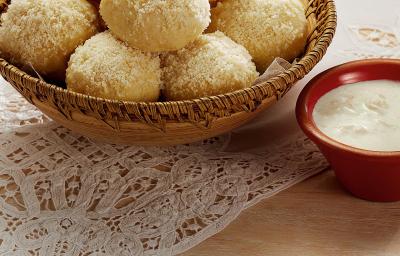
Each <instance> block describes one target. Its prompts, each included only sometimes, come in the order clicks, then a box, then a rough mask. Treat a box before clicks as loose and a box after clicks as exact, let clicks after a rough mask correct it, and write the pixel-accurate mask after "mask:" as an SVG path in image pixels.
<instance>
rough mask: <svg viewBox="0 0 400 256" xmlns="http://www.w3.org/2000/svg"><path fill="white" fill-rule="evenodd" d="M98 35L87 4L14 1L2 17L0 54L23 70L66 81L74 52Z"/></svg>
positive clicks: (57, 0) (93, 11) (59, 0)
mask: <svg viewBox="0 0 400 256" xmlns="http://www.w3.org/2000/svg"><path fill="white" fill-rule="evenodd" d="M97 31H98V14H97V10H96V9H95V7H94V6H93V5H91V4H90V3H89V2H87V1H86V0H13V1H11V4H10V5H9V6H8V9H7V12H6V13H4V14H2V16H1V26H0V51H1V53H2V55H4V57H6V58H7V59H9V60H10V61H11V62H13V63H14V64H17V65H20V66H22V68H26V69H32V68H34V69H35V70H36V71H37V72H39V73H40V74H41V75H43V76H45V77H48V78H51V79H58V80H64V77H65V70H66V68H67V62H68V59H69V57H70V55H71V54H72V52H73V51H74V50H75V48H76V47H77V46H78V45H80V44H82V43H83V42H85V41H86V40H87V39H88V38H90V37H91V36H93V35H94V34H96V33H97Z"/></svg>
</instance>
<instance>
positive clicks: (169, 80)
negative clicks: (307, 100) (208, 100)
mask: <svg viewBox="0 0 400 256" xmlns="http://www.w3.org/2000/svg"><path fill="white" fill-rule="evenodd" d="M162 60H163V61H162V63H163V82H164V86H165V89H164V94H165V96H166V99H167V100H187V99H195V98H200V97H204V96H212V95H218V94H223V93H228V92H233V91H236V90H239V89H243V88H246V87H250V86H251V85H252V83H253V82H254V80H255V79H256V78H257V77H258V73H257V71H256V67H255V65H254V63H253V62H251V56H250V54H249V53H248V52H247V50H246V49H245V48H244V47H243V46H241V45H239V44H236V43H235V42H233V41H232V40H231V39H230V38H228V37H227V36H225V35H224V34H223V33H221V32H216V33H213V34H205V35H201V36H200V37H199V38H198V39H197V40H196V41H194V42H193V43H191V44H189V45H188V46H187V47H185V48H184V49H181V50H179V51H177V52H172V53H167V54H165V55H163V57H162Z"/></svg>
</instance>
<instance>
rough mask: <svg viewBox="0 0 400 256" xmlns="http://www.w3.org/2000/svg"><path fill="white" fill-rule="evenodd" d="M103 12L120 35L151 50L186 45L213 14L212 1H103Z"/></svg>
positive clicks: (130, 43) (115, 33)
mask: <svg viewBox="0 0 400 256" xmlns="http://www.w3.org/2000/svg"><path fill="white" fill-rule="evenodd" d="M100 13H101V16H102V17H103V19H104V21H105V22H106V24H107V25H108V27H109V29H110V31H111V32H112V33H113V34H114V35H115V36H116V37H117V38H119V39H121V40H123V41H125V42H126V43H128V44H129V45H130V46H131V47H133V48H136V49H140V50H142V51H148V52H162V51H174V50H178V49H181V48H183V47H185V46H186V45H187V44H188V43H190V42H192V41H194V40H195V39H196V38H197V37H198V36H199V35H200V34H201V33H202V32H203V31H204V30H205V29H206V28H207V26H208V25H209V23H210V15H211V14H210V4H209V2H208V0H179V1H178V0H102V1H101V3H100Z"/></svg>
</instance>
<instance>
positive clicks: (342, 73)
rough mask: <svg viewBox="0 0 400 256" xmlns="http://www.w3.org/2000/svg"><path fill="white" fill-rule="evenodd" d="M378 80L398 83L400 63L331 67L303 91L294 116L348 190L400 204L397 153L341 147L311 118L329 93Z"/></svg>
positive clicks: (364, 62) (368, 62) (399, 156)
mask: <svg viewBox="0 0 400 256" xmlns="http://www.w3.org/2000/svg"><path fill="white" fill-rule="evenodd" d="M379 79H388V80H395V81H400V60H389V59H373V60H361V61H354V62H350V63H346V64H343V65H340V66H337V67H334V68H331V69H329V70H327V71H325V72H323V73H321V74H319V75H318V76H316V77H315V78H314V79H312V80H311V81H310V82H309V83H308V84H307V86H306V87H305V88H304V90H303V91H302V93H301V94H300V97H299V99H298V101H297V106H296V115H297V121H298V122H299V124H300V127H301V128H302V130H303V131H304V133H305V134H306V135H307V136H308V137H309V138H310V139H311V140H312V141H314V143H315V144H316V145H317V146H318V147H319V149H320V150H321V152H322V153H323V154H324V155H325V157H326V158H327V160H328V161H329V163H330V164H331V166H332V168H333V170H334V171H335V174H336V176H337V178H338V179H339V181H340V182H341V183H342V184H343V186H344V187H345V188H346V189H347V190H348V191H350V192H351V193H352V194H354V195H355V196H357V197H360V198H363V199H366V200H370V201H380V202H389V201H399V200H400V151H394V152H378V151H368V150H362V149H357V148H354V147H351V146H348V145H345V144H342V143H340V142H338V141H335V140H333V139H331V138H330V137H328V136H326V135H325V134H324V133H322V132H321V131H320V130H319V129H318V128H317V127H316V125H315V122H314V120H313V117H312V113H313V110H314V106H315V104H316V102H317V101H318V99H319V98H320V97H321V96H323V95H324V94H326V93H327V92H329V91H330V90H332V89H334V88H336V87H339V86H342V85H345V84H350V83H355V82H361V81H367V80H379ZM399 111H400V109H399ZM399 122H400V120H399ZM399 143H400V142H399Z"/></svg>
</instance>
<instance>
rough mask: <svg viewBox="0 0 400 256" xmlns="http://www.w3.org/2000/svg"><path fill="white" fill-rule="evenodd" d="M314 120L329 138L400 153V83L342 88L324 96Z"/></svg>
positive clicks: (371, 148) (374, 82)
mask: <svg viewBox="0 0 400 256" xmlns="http://www.w3.org/2000/svg"><path fill="white" fill-rule="evenodd" d="M313 119H314V122H315V124H316V126H317V127H318V128H319V129H320V130H321V131H322V132H323V133H325V134H326V135H327V136H329V137H331V138H332V139H334V140H336V141H339V142H341V143H343V144H346V145H349V146H352V147H356V148H360V149H365V150H372V151H400V81H391V80H374V81H365V82H359V83H354V84H348V85H343V86H340V87H338V88H336V89H334V90H332V91H330V92H328V93H327V94H325V95H323V96H322V97H321V98H320V99H319V100H318V102H317V103H316V105H315V108H314V111H313Z"/></svg>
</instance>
